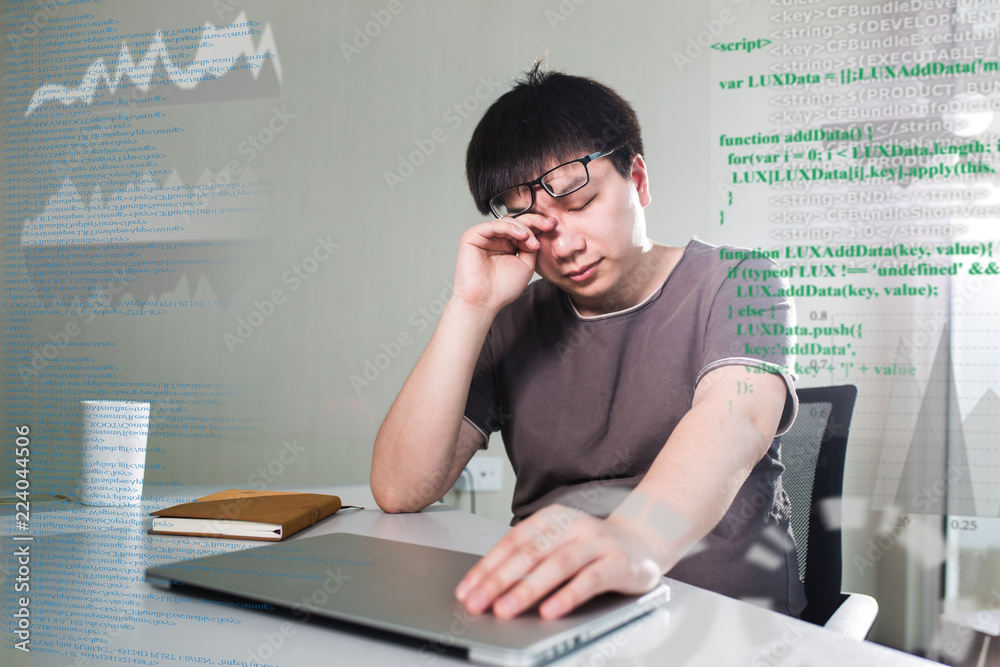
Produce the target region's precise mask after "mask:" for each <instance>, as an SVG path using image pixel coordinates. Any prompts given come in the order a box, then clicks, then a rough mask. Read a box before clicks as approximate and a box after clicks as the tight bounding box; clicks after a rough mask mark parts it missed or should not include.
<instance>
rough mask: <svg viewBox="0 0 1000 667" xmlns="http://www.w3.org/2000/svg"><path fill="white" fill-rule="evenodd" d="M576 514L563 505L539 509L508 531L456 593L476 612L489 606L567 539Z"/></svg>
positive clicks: (474, 568) (468, 607) (467, 606)
mask: <svg viewBox="0 0 1000 667" xmlns="http://www.w3.org/2000/svg"><path fill="white" fill-rule="evenodd" d="M574 519H575V514H574V513H573V511H572V510H569V509H568V508H565V507H561V506H553V507H550V508H546V509H544V510H541V511H539V512H538V513H536V514H535V516H532V517H531V518H530V519H527V520H525V521H523V522H522V523H521V524H519V525H518V526H516V527H515V528H514V529H513V530H512V531H510V532H509V533H507V535H505V536H504V537H503V538H502V539H501V540H500V541H499V542H497V544H496V545H494V547H493V548H492V549H490V551H489V553H487V554H486V555H485V556H483V557H482V558H481V559H480V560H479V562H478V563H476V565H475V566H474V567H473V568H472V569H471V570H469V572H468V573H467V574H466V575H465V577H464V578H463V579H462V581H461V583H459V585H458V588H457V589H456V590H455V595H456V597H457V598H458V599H459V601H461V602H463V603H464V604H465V606H466V608H467V609H468V610H469V611H471V612H473V613H481V612H483V611H485V610H486V609H488V608H489V607H490V606H491V605H492V604H493V603H494V601H495V600H496V599H497V598H498V597H499V596H500V595H501V594H503V593H504V592H505V591H507V590H508V589H509V588H511V586H513V585H514V584H516V583H517V582H518V581H519V580H521V579H522V578H524V577H525V576H526V575H527V574H528V573H529V572H531V571H532V570H533V569H534V568H535V565H536V564H537V563H538V562H539V561H541V560H543V559H544V558H546V557H547V556H548V555H549V554H550V553H551V552H553V551H554V550H555V549H557V548H558V547H559V546H560V544H562V543H563V542H565V541H566V530H567V528H568V527H569V526H570V525H571V524H572V523H573V521H574Z"/></svg>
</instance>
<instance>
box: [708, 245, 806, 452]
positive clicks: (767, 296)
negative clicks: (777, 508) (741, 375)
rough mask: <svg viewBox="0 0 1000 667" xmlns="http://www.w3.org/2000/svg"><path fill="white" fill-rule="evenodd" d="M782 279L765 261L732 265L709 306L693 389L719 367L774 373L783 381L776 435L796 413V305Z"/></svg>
mask: <svg viewBox="0 0 1000 667" xmlns="http://www.w3.org/2000/svg"><path fill="white" fill-rule="evenodd" d="M789 293H790V287H789V283H788V281H787V279H785V278H783V277H782V276H781V270H780V268H779V267H778V265H777V264H775V263H774V262H772V261H771V260H769V259H765V258H752V259H743V260H739V261H734V262H732V263H731V265H730V266H728V267H726V275H725V278H724V279H723V280H722V282H721V284H720V285H719V288H718V291H717V292H716V293H715V298H714V300H713V301H712V305H711V311H710V315H709V318H708V322H707V326H706V330H705V335H704V347H703V355H702V358H701V363H700V370H699V372H698V375H697V378H696V380H695V385H697V383H698V382H700V381H701V380H702V378H704V377H705V376H706V375H708V374H709V373H710V372H712V371H713V370H715V369H716V368H721V367H723V366H745V367H747V368H748V369H751V372H759V373H773V374H776V375H779V376H780V377H781V378H782V379H783V380H784V382H785V387H786V390H787V394H786V398H785V408H784V410H783V412H782V415H781V420H780V422H779V426H778V433H777V435H781V434H782V433H784V432H785V431H787V430H788V428H789V427H790V426H791V425H792V422H793V421H794V419H795V413H796V412H797V410H798V399H797V397H796V395H795V384H794V376H793V375H792V372H791V370H792V367H793V365H794V361H795V360H794V354H793V349H794V345H795V335H794V331H795V304H794V301H793V300H792V298H791V296H789Z"/></svg>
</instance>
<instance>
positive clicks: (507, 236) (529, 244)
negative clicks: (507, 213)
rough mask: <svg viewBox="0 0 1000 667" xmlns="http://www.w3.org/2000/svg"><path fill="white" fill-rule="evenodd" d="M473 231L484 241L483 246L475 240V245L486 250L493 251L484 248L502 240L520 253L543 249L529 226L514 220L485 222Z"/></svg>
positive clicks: (503, 219)
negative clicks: (509, 243)
mask: <svg viewBox="0 0 1000 667" xmlns="http://www.w3.org/2000/svg"><path fill="white" fill-rule="evenodd" d="M473 229H474V230H475V233H476V234H477V235H478V236H479V237H480V239H481V240H482V245H481V244H480V243H476V241H475V240H473V243H474V244H475V245H477V246H479V247H482V248H483V249H484V250H491V249H493V248H492V247H484V246H490V245H491V244H492V243H493V242H494V241H496V240H501V239H503V240H507V241H509V242H511V243H512V244H513V245H514V246H515V247H516V248H517V250H518V251H527V252H535V251H536V250H538V248H539V247H541V244H540V243H539V242H538V239H537V238H535V234H534V232H533V231H532V230H531V229H530V228H529V227H528V226H527V225H525V224H523V223H521V222H519V221H518V220H515V219H514V218H501V219H499V220H492V221H490V222H484V223H482V224H480V225H477V226H476V227H474V228H473Z"/></svg>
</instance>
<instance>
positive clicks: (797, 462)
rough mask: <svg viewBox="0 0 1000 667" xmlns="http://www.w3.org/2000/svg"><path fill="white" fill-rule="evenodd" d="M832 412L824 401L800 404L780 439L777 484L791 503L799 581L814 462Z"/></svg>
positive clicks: (806, 540) (803, 572)
mask: <svg viewBox="0 0 1000 667" xmlns="http://www.w3.org/2000/svg"><path fill="white" fill-rule="evenodd" d="M832 410H833V404H832V403H828V402H827V403H809V404H808V405H806V404H800V405H799V414H798V416H797V417H796V418H795V423H794V424H792V427H791V428H790V429H788V432H787V433H785V434H784V435H783V436H781V461H782V463H784V464H785V472H784V474H783V475H782V476H781V485H782V487H784V489H785V493H787V494H788V500H789V502H791V504H792V512H791V517H790V521H791V524H792V532H793V533H794V534H795V552H796V554H798V557H799V579H802V580H803V581H804V580H805V577H806V555H807V554H808V552H809V515H810V513H811V508H812V493H813V483H814V481H815V479H816V462H817V461H818V460H819V449H820V445H821V444H822V443H823V434H824V433H826V431H827V424H828V423H829V421H830V413H831V412H832Z"/></svg>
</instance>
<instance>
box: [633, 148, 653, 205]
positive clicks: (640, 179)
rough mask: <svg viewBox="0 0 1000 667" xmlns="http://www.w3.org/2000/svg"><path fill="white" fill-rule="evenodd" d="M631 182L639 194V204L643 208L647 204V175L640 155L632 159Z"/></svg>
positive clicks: (648, 199)
mask: <svg viewBox="0 0 1000 667" xmlns="http://www.w3.org/2000/svg"><path fill="white" fill-rule="evenodd" d="M632 182H633V183H634V184H635V189H636V191H637V192H638V193H639V203H640V204H641V205H642V206H643V207H645V206H646V205H647V204H649V201H650V196H649V175H648V174H647V173H646V163H645V162H644V161H643V159H642V156H641V155H636V156H635V157H634V158H632Z"/></svg>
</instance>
